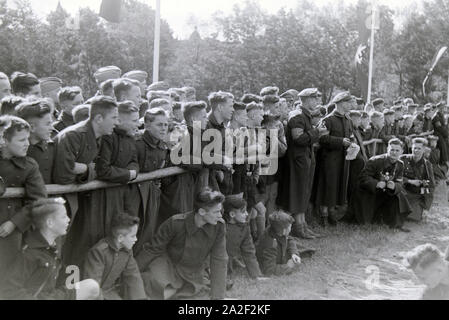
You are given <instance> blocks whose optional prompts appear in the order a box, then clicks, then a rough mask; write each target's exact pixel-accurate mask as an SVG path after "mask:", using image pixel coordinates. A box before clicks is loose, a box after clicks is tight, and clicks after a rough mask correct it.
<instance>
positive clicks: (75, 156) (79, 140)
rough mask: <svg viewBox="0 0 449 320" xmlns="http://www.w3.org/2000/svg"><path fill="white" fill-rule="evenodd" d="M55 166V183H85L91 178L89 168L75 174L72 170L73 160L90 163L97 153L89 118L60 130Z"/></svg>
mask: <svg viewBox="0 0 449 320" xmlns="http://www.w3.org/2000/svg"><path fill="white" fill-rule="evenodd" d="M55 142H56V152H55V157H56V161H55V168H54V171H53V180H54V182H55V183H57V184H72V183H85V182H88V181H89V180H92V179H93V177H94V175H93V172H92V170H91V169H89V170H88V172H87V173H85V174H82V175H78V176H77V175H75V174H74V173H72V170H73V168H74V166H75V162H78V163H84V164H90V163H93V161H94V160H95V159H96V157H97V155H98V149H99V148H98V143H97V138H96V137H95V133H94V129H93V128H92V124H91V122H90V121H89V120H86V121H82V122H80V123H77V124H76V125H74V126H71V127H70V128H67V129H66V130H63V131H62V132H60V133H59V134H58V135H57V136H56V138H55Z"/></svg>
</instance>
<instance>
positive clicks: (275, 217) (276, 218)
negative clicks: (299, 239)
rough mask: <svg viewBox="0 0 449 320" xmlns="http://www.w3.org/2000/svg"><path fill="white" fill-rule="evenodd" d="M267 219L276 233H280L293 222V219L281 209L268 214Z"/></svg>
mask: <svg viewBox="0 0 449 320" xmlns="http://www.w3.org/2000/svg"><path fill="white" fill-rule="evenodd" d="M268 219H269V220H270V225H271V227H272V228H273V229H274V231H275V232H276V233H281V232H282V231H283V230H284V229H286V228H288V226H290V225H291V224H293V223H294V222H295V219H294V218H293V217H292V216H291V215H289V214H287V213H285V212H284V211H283V210H277V211H275V212H273V213H272V214H270V216H269V217H268Z"/></svg>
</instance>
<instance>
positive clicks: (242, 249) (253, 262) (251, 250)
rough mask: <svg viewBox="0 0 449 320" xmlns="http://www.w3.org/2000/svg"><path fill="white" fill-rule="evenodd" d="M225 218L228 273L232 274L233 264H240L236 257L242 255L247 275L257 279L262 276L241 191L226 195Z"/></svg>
mask: <svg viewBox="0 0 449 320" xmlns="http://www.w3.org/2000/svg"><path fill="white" fill-rule="evenodd" d="M223 207H224V217H225V220H226V251H227V252H228V257H229V260H228V274H229V275H232V273H233V269H234V265H240V266H242V265H241V262H240V261H239V260H238V257H240V256H242V258H243V261H244V262H245V265H246V270H247V271H248V273H249V276H250V277H251V278H253V279H257V278H259V277H261V276H262V273H261V272H260V268H259V263H258V262H257V258H256V248H255V246H254V242H253V239H252V237H251V229H250V226H249V222H248V212H247V211H246V201H245V200H244V199H243V193H242V194H240V195H230V196H227V197H226V199H225V202H224V205H223Z"/></svg>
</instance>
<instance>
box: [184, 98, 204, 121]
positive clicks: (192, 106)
mask: <svg viewBox="0 0 449 320" xmlns="http://www.w3.org/2000/svg"><path fill="white" fill-rule="evenodd" d="M202 109H204V110H206V109H207V104H206V102H204V101H193V102H188V103H185V104H183V106H182V112H183V114H184V119H185V120H186V121H187V122H188V121H190V120H191V119H192V116H193V114H195V113H196V112H198V111H200V110H202Z"/></svg>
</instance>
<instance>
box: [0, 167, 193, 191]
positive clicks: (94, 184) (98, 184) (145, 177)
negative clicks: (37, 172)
mask: <svg viewBox="0 0 449 320" xmlns="http://www.w3.org/2000/svg"><path fill="white" fill-rule="evenodd" d="M185 172H187V171H186V170H184V169H181V168H179V167H169V168H165V169H161V170H156V171H153V172H149V173H141V174H139V175H138V176H137V178H136V179H135V180H133V181H130V182H129V184H133V183H140V182H145V181H150V180H156V179H161V178H165V177H170V176H176V175H179V174H182V173H185ZM118 186H121V184H118V183H110V182H104V181H98V180H94V181H91V182H88V183H85V184H69V185H59V184H49V185H46V188H47V193H48V195H49V196H55V195H61V194H69V193H77V192H84V191H91V190H97V189H104V188H110V187H118ZM24 196H25V189H24V188H7V189H6V192H5V193H4V194H3V196H1V197H0V198H23V197H24Z"/></svg>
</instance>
